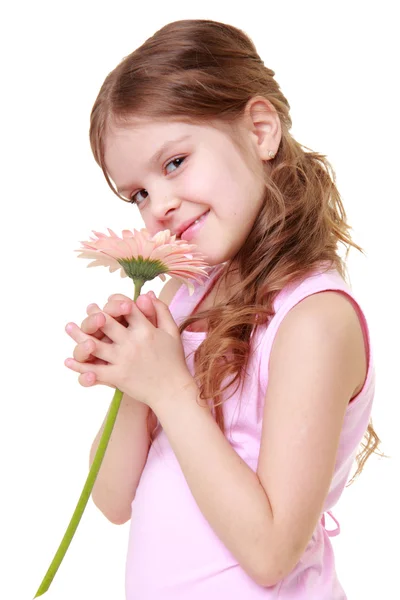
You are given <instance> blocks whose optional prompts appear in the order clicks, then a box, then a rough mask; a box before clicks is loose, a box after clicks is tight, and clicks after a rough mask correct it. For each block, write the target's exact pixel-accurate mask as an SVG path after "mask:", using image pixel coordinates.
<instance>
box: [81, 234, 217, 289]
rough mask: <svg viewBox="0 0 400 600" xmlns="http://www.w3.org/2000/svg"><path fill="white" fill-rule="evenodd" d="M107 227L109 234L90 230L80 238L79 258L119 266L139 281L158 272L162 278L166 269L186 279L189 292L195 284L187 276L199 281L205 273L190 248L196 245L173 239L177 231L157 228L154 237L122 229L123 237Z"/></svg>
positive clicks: (200, 259)
mask: <svg viewBox="0 0 400 600" xmlns="http://www.w3.org/2000/svg"><path fill="white" fill-rule="evenodd" d="M108 231H109V235H106V234H105V233H99V232H97V231H93V233H94V235H95V237H91V238H90V241H88V242H81V244H82V246H83V248H80V249H79V250H77V252H80V254H79V258H89V259H93V260H92V262H91V263H89V264H88V267H97V266H104V267H108V268H109V270H110V272H111V273H112V272H114V271H117V270H118V269H120V271H121V277H131V278H132V279H133V280H138V281H140V283H141V284H142V285H143V283H144V282H145V281H149V280H151V279H154V278H155V277H157V276H159V277H160V279H161V280H162V281H165V279H166V278H165V273H168V274H169V275H171V276H174V277H176V278H177V279H179V280H181V281H182V282H183V283H185V284H186V285H187V286H188V289H189V293H190V295H192V294H193V291H194V286H193V284H192V283H191V282H190V281H188V278H191V279H194V280H195V281H198V282H199V283H201V281H202V278H204V276H207V272H206V270H205V267H206V266H207V264H206V263H205V262H204V260H203V256H202V255H201V254H200V253H199V252H193V250H194V248H196V246H195V245H191V244H188V243H187V242H186V241H185V240H176V235H171V233H170V231H169V229H166V230H164V231H159V232H158V233H156V234H155V235H154V236H153V237H152V236H151V235H150V233H149V232H148V231H147V229H141V230H140V231H137V230H136V229H134V230H133V231H129V230H127V229H125V230H124V231H123V232H122V237H119V236H118V235H117V234H116V233H114V231H112V230H111V229H108Z"/></svg>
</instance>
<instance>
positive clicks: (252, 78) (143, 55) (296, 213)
mask: <svg viewBox="0 0 400 600" xmlns="http://www.w3.org/2000/svg"><path fill="white" fill-rule="evenodd" d="M274 75H275V73H274V71H272V70H271V69H269V68H268V67H266V66H265V65H264V63H263V61H262V60H261V58H260V57H259V55H258V54H257V51H256V48H255V46H254V44H253V42H252V41H251V39H250V38H249V37H248V36H247V35H246V34H245V33H244V32H243V31H241V30H240V29H237V28H236V27H233V26H231V25H227V24H223V23H218V22H215V21H211V20H181V21H176V22H173V23H169V24H167V25H166V26H164V27H162V28H161V29H160V30H159V31H157V32H156V33H155V34H154V35H153V36H152V37H150V38H149V39H148V40H147V41H145V42H144V43H143V44H142V45H141V46H140V47H139V48H137V49H136V50H135V51H134V52H132V53H131V54H129V56H127V57H125V58H124V59H123V60H122V61H121V62H120V64H119V65H117V67H116V68H115V69H114V70H113V71H112V72H111V73H109V75H108V76H107V77H106V79H105V81H104V83H103V85H102V87H101V89H100V92H99V94H98V96H97V99H96V101H95V103H94V105H93V108H92V112H91V120H90V133H89V135H90V144H91V148H92V152H93V155H94V157H95V160H96V162H97V163H98V164H99V166H100V167H101V169H102V171H103V173H104V176H105V178H106V181H107V183H108V184H109V186H110V187H111V189H112V190H113V192H114V193H115V194H116V195H117V196H118V197H120V198H121V199H123V200H125V201H127V199H126V198H124V197H123V196H120V194H119V193H118V192H117V191H116V189H115V187H114V185H113V183H112V181H111V180H110V177H109V175H108V172H107V168H106V164H105V160H104V144H105V137H106V135H107V132H108V131H109V128H110V127H118V126H122V127H123V126H124V125H126V124H129V123H130V122H132V120H133V118H148V119H152V120H153V121H154V120H157V119H159V120H164V121H165V120H170V121H171V120H177V121H181V122H189V123H194V124H208V125H209V124H213V125H215V126H217V127H222V128H225V129H228V130H229V131H230V132H231V134H232V135H231V137H232V141H233V142H234V143H236V144H238V145H239V146H240V147H241V149H243V148H242V144H241V142H240V136H238V135H237V129H236V124H237V122H238V119H239V118H240V117H241V116H242V115H243V113H244V110H245V107H246V105H247V103H248V101H249V100H250V99H251V98H254V97H255V96H262V97H263V98H265V99H267V100H268V101H269V103H270V105H271V107H272V109H273V110H275V111H276V113H277V115H278V117H279V119H280V123H281V130H282V137H281V141H280V145H279V148H278V150H277V153H276V155H275V157H274V158H273V159H272V160H268V161H266V162H265V164H264V166H263V169H264V173H263V179H264V202H263V205H262V208H261V210H260V213H259V216H258V218H257V219H256V220H255V223H254V225H253V228H252V230H251V233H250V234H249V236H248V238H247V239H246V241H245V243H244V244H243V246H242V247H241V248H240V250H239V251H238V252H237V254H236V256H235V257H233V258H232V259H231V260H230V261H228V263H227V264H226V266H225V269H224V272H223V274H222V277H221V278H220V283H223V282H225V283H226V282H227V281H228V277H229V276H230V275H232V273H233V272H236V274H237V275H238V276H239V278H240V281H241V282H242V285H241V289H240V290H239V291H237V292H236V293H235V294H231V297H229V298H228V300H226V301H224V304H223V305H217V306H214V307H213V308H212V309H209V310H203V311H201V312H197V313H196V314H194V315H191V316H190V317H187V318H186V319H185V320H184V321H183V322H182V323H181V325H180V327H179V330H180V332H181V333H182V331H183V330H184V329H186V328H187V327H188V326H189V325H191V324H193V323H195V322H196V321H198V320H202V319H207V323H208V334H207V336H206V338H205V340H204V341H203V342H202V343H201V344H200V346H199V347H198V348H197V350H196V351H195V355H194V365H195V377H196V381H197V383H198V385H199V388H200V396H199V398H200V399H202V400H206V402H207V403H208V404H209V405H210V408H211V410H212V413H213V416H214V418H215V420H216V422H217V424H218V426H219V427H220V429H221V431H222V432H223V433H225V423H224V415H223V411H222V406H221V404H222V403H223V401H222V400H221V398H222V392H224V391H225V390H226V389H227V387H229V385H232V384H233V383H235V382H237V386H236V389H237V387H238V385H239V384H240V382H242V383H243V380H244V374H245V373H246V369H247V366H248V362H249V357H250V353H251V336H252V333H254V332H255V331H256V329H257V327H258V326H259V325H263V324H265V323H267V321H268V320H269V319H270V318H271V317H272V316H273V314H274V309H273V304H274V299H275V298H276V296H277V294H278V293H279V292H280V291H281V290H282V289H283V288H284V287H285V286H287V285H289V284H291V283H294V282H296V281H300V280H302V279H303V278H304V277H306V276H307V275H308V274H309V273H310V272H311V271H313V270H314V269H316V268H317V267H320V266H321V264H322V263H327V264H328V265H329V268H331V267H334V268H336V269H337V270H338V272H339V273H340V275H341V276H342V277H343V279H344V280H345V281H348V273H347V265H346V260H347V256H348V253H349V251H350V248H351V247H354V248H356V249H357V250H359V251H360V252H361V253H362V254H364V251H363V249H362V248H361V247H360V246H358V245H357V244H356V243H355V242H353V241H352V238H351V235H350V230H351V227H350V226H349V225H348V223H347V217H346V213H345V210H344V207H343V204H342V201H341V197H340V194H339V192H338V189H337V187H336V175H335V172H334V170H333V169H332V167H331V165H330V163H329V161H328V160H327V158H326V156H325V155H322V154H319V153H317V152H313V151H311V150H310V149H309V148H307V147H306V146H303V145H302V144H300V143H299V142H297V141H296V140H295V139H294V138H293V136H292V135H291V134H290V129H291V126H292V121H291V117H290V115H289V110H290V105H289V102H288V101H287V99H286V98H285V96H284V95H283V93H282V91H281V89H280V87H279V85H278V83H277V82H276V81H275V79H274ZM305 150H309V152H306V151H305ZM339 243H340V244H342V245H343V247H344V248H346V254H345V258H344V259H343V258H342V257H341V256H340V253H339V251H338V244H339ZM227 356H230V359H231V360H230V361H228V360H227V358H226V357H227ZM217 357H223V358H222V359H221V358H217ZM225 379H229V380H230V383H229V384H227V385H226V386H225V387H223V388H222V383H223V382H224V380H225ZM210 403H211V404H210ZM149 417H154V414H152V411H151V410H150V411H149ZM149 423H150V418H149V420H148V424H149ZM148 427H149V435H150V444H151V443H152V442H153V440H154V437H155V431H156V429H157V427H156V428H155V429H153V430H152V431H151V430H150V426H149V425H148ZM364 437H365V443H364V444H361V445H362V450H361V451H360V452H359V453H358V455H357V456H356V460H357V464H358V469H357V471H356V473H355V475H354V476H353V478H352V480H351V481H350V483H349V484H348V485H350V484H351V483H353V481H354V479H355V478H356V477H357V476H358V475H359V474H360V473H361V471H362V469H363V467H364V464H365V461H366V460H367V459H368V458H369V456H370V455H371V454H372V453H374V452H375V453H376V454H379V455H380V456H384V455H383V454H382V453H381V452H380V451H378V450H377V448H378V445H379V444H380V443H381V440H380V439H379V437H378V435H377V434H376V432H375V430H374V428H373V425H372V419H371V420H370V422H369V425H368V428H367V430H366V433H365V435H364Z"/></svg>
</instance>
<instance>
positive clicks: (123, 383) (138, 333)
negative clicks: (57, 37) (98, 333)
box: [66, 298, 195, 414]
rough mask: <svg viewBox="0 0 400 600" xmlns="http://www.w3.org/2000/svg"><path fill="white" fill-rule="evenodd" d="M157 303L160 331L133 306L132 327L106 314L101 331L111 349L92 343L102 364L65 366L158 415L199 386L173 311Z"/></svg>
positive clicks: (68, 363)
mask: <svg viewBox="0 0 400 600" xmlns="http://www.w3.org/2000/svg"><path fill="white" fill-rule="evenodd" d="M152 302H153V306H154V309H155V314H156V320H157V327H156V326H155V325H154V324H153V323H151V322H150V321H149V320H148V319H147V317H146V316H145V315H144V314H143V313H142V311H141V310H140V308H139V307H138V306H137V305H136V304H135V303H134V302H132V301H131V310H130V311H129V312H128V314H126V315H125V319H126V321H127V324H128V326H127V327H124V326H123V325H122V324H121V323H119V322H118V321H117V320H116V319H115V318H113V317H112V316H110V315H108V314H106V313H102V315H103V316H104V317H105V325H104V326H103V327H102V329H103V330H104V332H105V333H106V335H107V336H108V338H109V339H110V340H111V343H107V342H104V341H103V340H98V339H96V338H94V337H92V338H91V340H90V342H91V344H92V347H91V349H90V353H91V354H92V355H93V356H94V357H96V358H97V359H100V360H102V361H103V362H102V363H98V364H93V363H91V364H87V363H81V362H78V361H76V360H73V359H67V361H66V366H67V367H69V368H70V369H72V370H73V371H76V372H78V373H80V374H81V375H84V374H87V373H90V372H93V373H94V375H95V376H96V380H97V382H98V383H100V384H103V385H109V386H111V387H115V388H118V389H119V390H121V391H122V392H124V393H126V394H128V395H129V396H131V397H133V398H135V399H136V400H138V401H139V402H142V403H144V404H147V406H149V407H150V408H151V409H152V410H153V411H154V412H156V406H157V403H158V402H162V401H168V400H169V399H170V398H171V399H172V397H173V396H174V394H179V391H180V390H183V388H184V387H186V386H187V385H193V384H194V383H195V380H194V378H193V377H192V375H191V373H190V371H189V369H188V367H187V365H186V360H185V353H184V348H183V346H182V341H181V337H180V334H179V328H178V326H177V324H176V323H175V321H174V319H173V317H172V314H171V312H170V310H169V308H168V306H167V305H166V304H164V302H161V301H160V300H158V299H156V298H155V299H152ZM156 414H157V413H156Z"/></svg>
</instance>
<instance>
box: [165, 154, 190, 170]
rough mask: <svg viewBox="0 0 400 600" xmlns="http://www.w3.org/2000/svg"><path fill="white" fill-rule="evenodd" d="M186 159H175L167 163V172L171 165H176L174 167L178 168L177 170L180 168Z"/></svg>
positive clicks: (181, 157)
mask: <svg viewBox="0 0 400 600" xmlns="http://www.w3.org/2000/svg"><path fill="white" fill-rule="evenodd" d="M185 158H186V157H185V156H180V157H179V158H174V159H173V160H171V161H170V162H169V163H167V165H166V167H165V170H167V169H168V167H169V166H170V165H174V167H177V168H178V167H180V166H181V164H182V163H183V161H184V160H185ZM174 170H176V169H174ZM169 172H170V171H169ZM167 173H168V171H167Z"/></svg>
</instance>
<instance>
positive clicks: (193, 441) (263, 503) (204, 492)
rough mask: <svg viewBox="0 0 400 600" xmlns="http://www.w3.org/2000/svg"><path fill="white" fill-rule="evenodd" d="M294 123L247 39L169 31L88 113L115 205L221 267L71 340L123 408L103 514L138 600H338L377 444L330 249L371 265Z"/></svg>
mask: <svg viewBox="0 0 400 600" xmlns="http://www.w3.org/2000/svg"><path fill="white" fill-rule="evenodd" d="M289 108H290V106H289V103H288V101H287V99H286V98H285V96H284V95H283V93H282V91H281V90H280V88H279V86H278V84H277V82H276V81H275V79H274V72H273V71H272V70H271V69H269V68H268V67H266V66H265V65H264V63H263V61H262V60H261V58H260V57H259V56H258V54H257V51H256V49H255V47H254V45H253V43H252V42H251V40H250V39H249V38H248V37H247V36H246V35H245V34H244V33H243V32H242V31H240V30H239V29H237V28H235V27H232V26H229V25H225V24H222V23H217V22H213V21H208V20H189V21H178V22H174V23H170V24H168V25H166V26H165V27H163V28H162V29H161V30H159V31H157V32H156V33H155V35H154V36H153V37H151V38H150V39H148V40H147V41H146V42H145V43H144V44H143V45H142V46H141V47H140V48H138V49H137V50H135V51H134V52H133V53H132V54H130V55H129V56H127V57H126V58H125V59H124V60H123V61H122V62H121V63H120V64H119V65H118V66H117V67H116V68H115V69H114V70H113V71H112V72H111V73H110V74H109V75H108V76H107V78H106V79H105V81H104V83H103V85H102V87H101V90H100V92H99V95H98V97H97V99H96V102H95V104H94V106H93V110H92V114H91V126H90V140H91V146H92V150H93V154H94V157H95V159H96V161H97V163H98V164H99V165H100V166H101V168H102V170H103V172H104V175H105V178H106V180H107V182H108V184H109V185H110V187H111V189H113V191H114V192H115V193H116V194H117V195H118V196H119V197H120V198H121V199H123V200H125V201H127V202H131V203H132V204H134V205H135V207H134V210H138V211H139V213H138V214H140V216H141V217H142V219H143V222H144V226H145V227H146V228H147V229H148V231H149V232H150V233H151V234H155V233H156V232H157V231H160V230H164V229H169V230H170V231H171V232H172V233H174V234H176V235H177V237H178V238H180V237H182V239H185V240H187V241H190V243H193V244H196V245H197V249H198V250H199V251H200V252H202V253H203V254H204V255H205V257H206V260H207V262H208V264H209V265H210V267H209V278H208V280H207V281H206V283H205V284H204V286H201V285H199V284H196V285H195V293H194V294H193V295H192V296H190V295H189V293H188V290H187V287H186V285H180V284H179V282H177V281H176V280H174V279H172V278H171V279H170V280H169V281H168V282H167V283H166V285H165V286H164V288H163V290H162V291H161V295H160V298H159V299H156V298H155V297H154V298H152V297H151V294H150V295H143V296H141V297H140V298H139V299H138V300H137V305H135V304H134V303H133V302H132V301H131V300H130V299H129V298H127V297H126V296H123V295H118V294H116V295H113V296H112V297H110V299H109V302H108V303H107V304H106V305H105V306H104V307H103V309H100V308H99V306H97V305H96V304H93V305H90V306H89V307H88V309H87V314H88V316H87V317H86V318H85V320H84V321H83V322H82V324H81V327H78V326H77V325H73V326H72V328H71V331H70V335H71V337H72V338H73V339H74V340H75V341H76V343H77V345H76V347H75V349H74V360H71V361H70V363H69V366H70V368H72V369H73V370H74V371H76V372H78V373H79V374H80V375H79V382H80V383H81V384H82V385H84V386H91V385H95V384H102V385H110V386H115V387H118V388H120V389H121V390H122V391H123V392H124V397H123V401H122V404H121V408H120V411H119V414H118V418H117V421H116V424H115V427H114V431H113V434H112V438H111V441H110V444H109V447H108V448H107V452H106V456H105V458H104V461H103V464H102V467H101V469H100V473H99V476H98V478H97V481H96V484H95V487H94V490H93V500H94V502H95V504H96V505H97V506H98V508H99V509H100V510H101V511H102V512H103V513H104V515H105V516H106V517H107V518H108V519H109V520H110V521H111V522H112V523H116V524H117V523H125V522H127V521H128V520H129V519H131V523H130V537H129V546H128V553H127V561H126V598H127V599H128V600H150V599H151V600H156V599H157V600H161V599H162V600H170V599H171V600H172V599H173V600H180V599H182V600H183V599H185V600H189V599H190V600H204V599H205V598H208V599H214V598H215V599H216V598H221V599H225V598H229V600H243V599H246V600H250V599H251V600H255V599H263V600H267V599H268V598H280V599H281V600H284V599H285V600H286V599H299V600H300V599H302V600H343V599H345V598H346V594H345V592H344V590H343V588H342V586H341V584H340V582H339V581H338V578H337V575H336V571H335V561H334V555H333V550H332V544H331V541H330V537H331V536H334V535H337V534H338V533H339V531H340V528H339V524H338V522H337V521H336V519H335V518H334V517H333V515H332V514H331V513H330V509H331V508H332V507H333V506H334V505H335V504H336V503H337V501H338V500H339V498H340V496H341V494H342V491H343V489H344V487H345V484H346V482H347V480H348V477H349V474H350V470H351V467H352V465H353V464H354V460H355V459H356V458H357V462H358V471H357V473H356V475H358V474H359V473H360V472H361V470H362V468H363V465H364V463H365V460H366V459H367V458H368V456H369V455H370V454H371V453H372V452H374V451H376V448H377V446H378V444H379V441H380V440H379V438H378V436H377V435H376V433H375V431H374V429H373V427H372V422H371V421H370V416H371V408H372V402H373V396H374V367H373V360H372V352H371V347H370V339H369V332H368V326H367V323H366V319H365V316H364V313H363V311H362V308H361V307H360V305H359V303H358V302H357V300H356V298H355V297H354V295H353V293H352V290H351V289H350V285H349V284H348V283H346V278H347V275H346V264H345V261H344V260H343V259H342V258H341V257H340V255H339V252H338V243H342V244H343V245H344V246H346V247H347V250H349V249H350V246H353V247H355V248H357V249H358V250H360V251H362V249H361V248H360V247H359V246H357V245H356V244H355V243H354V242H353V241H352V239H351V236H350V234H349V230H350V227H349V225H348V224H347V221H346V214H345V211H344V209H343V205H342V203H341V199H340V195H339V192H338V190H337V188H336V186H335V175H334V173H333V171H332V172H331V173H330V169H331V167H330V164H329V162H328V161H327V160H326V158H325V156H323V155H321V154H318V153H316V152H311V151H310V152H306V151H305V150H304V146H302V145H301V144H300V143H299V142H298V141H296V140H295V139H294V138H293V136H292V135H291V133H290V128H291V125H292V123H291V118H290V115H289ZM194 221H198V222H197V223H196V224H194V225H193V223H194ZM133 349H135V350H133ZM111 371H112V375H111V374H110V375H108V373H111ZM101 433H102V428H101V429H100V431H99V433H98V435H97V437H96V439H95V441H94V443H93V447H92V451H91V460H93V457H94V454H95V451H96V449H97V445H98V442H99V439H100V436H101ZM364 435H366V442H365V445H364V449H363V451H362V452H358V451H359V447H360V443H361V441H362V439H363V436H364ZM327 514H329V515H330V517H331V518H332V519H333V521H334V522H335V523H336V529H330V528H329V526H331V523H329V525H328V523H327Z"/></svg>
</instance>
